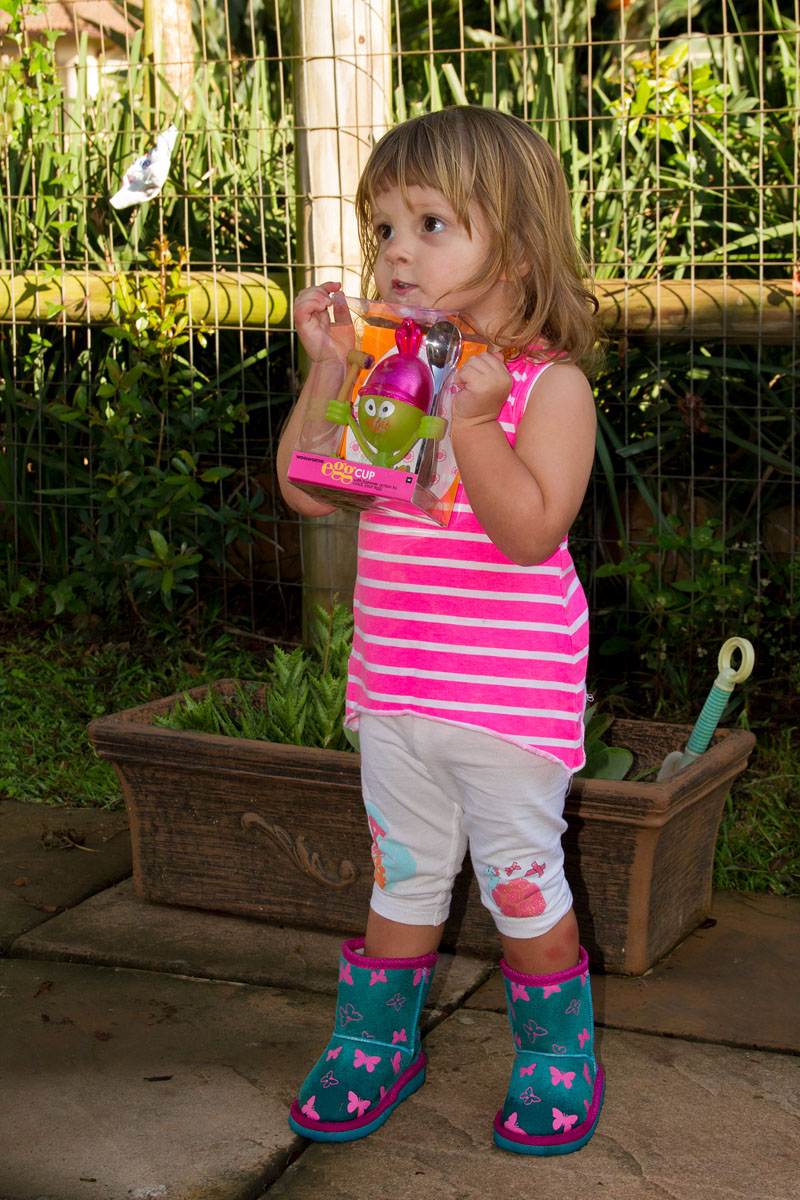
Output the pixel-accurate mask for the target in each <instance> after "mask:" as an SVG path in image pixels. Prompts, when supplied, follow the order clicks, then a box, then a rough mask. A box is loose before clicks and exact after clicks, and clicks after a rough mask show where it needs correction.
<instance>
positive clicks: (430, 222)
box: [422, 217, 444, 233]
mask: <svg viewBox="0 0 800 1200" xmlns="http://www.w3.org/2000/svg"><path fill="white" fill-rule="evenodd" d="M422 228H423V231H424V232H425V233H438V232H439V230H440V229H444V221H443V220H442V218H441V217H425V219H424V221H423V222H422Z"/></svg>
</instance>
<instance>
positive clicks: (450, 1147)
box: [266, 1010, 800, 1200]
mask: <svg viewBox="0 0 800 1200" xmlns="http://www.w3.org/2000/svg"><path fill="white" fill-rule="evenodd" d="M426 1047H427V1051H428V1054H429V1059H430V1064H429V1068H428V1082H427V1083H426V1084H425V1086H424V1087H423V1088H422V1090H421V1091H420V1092H418V1093H417V1094H416V1095H415V1096H413V1097H412V1098H411V1099H409V1100H408V1101H406V1103H404V1104H403V1105H401V1106H400V1108H399V1109H398V1110H397V1112H396V1113H395V1114H394V1115H393V1116H392V1118H391V1120H390V1121H389V1122H387V1124H386V1125H385V1126H384V1127H383V1128H382V1129H380V1130H378V1131H377V1132H376V1133H374V1134H373V1135H372V1136H371V1137H369V1138H367V1139H365V1140H364V1141H361V1142H351V1143H348V1144H346V1145H341V1146H332V1145H326V1146H323V1145H314V1144H312V1145H310V1146H309V1147H308V1149H307V1150H306V1151H305V1153H304V1154H303V1156H302V1157H301V1158H300V1159H299V1160H298V1161H297V1162H295V1163H294V1164H292V1165H291V1166H290V1167H289V1168H288V1169H287V1171H286V1172H285V1174H284V1175H283V1176H282V1177H281V1178H280V1179H279V1180H278V1181H277V1182H276V1183H275V1184H274V1185H273V1186H272V1187H271V1188H270V1190H269V1192H268V1194H267V1198H266V1200H308V1198H309V1197H313V1196H320V1197H325V1200H354V1198H359V1200H360V1198H361V1197H363V1198H364V1200H367V1198H369V1200H375V1198H380V1200H418V1197H420V1196H430V1197H435V1198H436V1200H486V1197H487V1196H490V1195H491V1196H509V1197H524V1196H542V1197H551V1198H552V1200H598V1197H603V1196H605V1197H608V1200H789V1197H793V1196H796V1195H797V1194H798V1192H797V1179H798V1175H797V1156H796V1150H797V1145H798V1136H800V1095H799V1094H798V1092H799V1089H800V1060H798V1059H797V1058H793V1057H789V1056H786V1057H784V1056H780V1055H775V1054H769V1053H762V1052H756V1051H750V1052H745V1051H741V1050H733V1049H730V1048H728V1047H724V1046H712V1045H706V1044H702V1043H692V1042H687V1041H682V1040H679V1039H667V1038H660V1037H651V1036H647V1035H643V1034H634V1033H624V1032H620V1031H617V1030H605V1031H603V1032H602V1033H601V1036H600V1038H599V1054H600V1056H601V1058H602V1061H603V1063H604V1066H605V1069H606V1072H607V1076H608V1088H607V1093H606V1102H605V1106H604V1109H603V1113H602V1115H601V1118H600V1124H599V1126H598V1129H597V1132H596V1134H595V1136H594V1138H593V1139H592V1141H591V1142H589V1144H588V1145H587V1146H586V1147H585V1148H584V1149H583V1150H581V1151H580V1152H578V1153H577V1154H571V1155H566V1156H564V1157H560V1158H541V1159H536V1160H534V1159H532V1158H528V1157H523V1156H521V1155H520V1156H517V1155H514V1154H509V1153H508V1152H506V1151H503V1150H499V1149H498V1148H497V1147H495V1146H494V1144H493V1142H492V1121H493V1117H494V1113H495V1111H496V1109H497V1108H498V1107H499V1105H500V1103H501V1102H502V1100H503V1097H504V1095H505V1089H506V1084H507V1073H508V1070H509V1068H510V1064H511V1051H510V1033H509V1031H508V1027H507V1024H506V1021H505V1019H504V1018H503V1017H500V1016H499V1015H497V1014H495V1013H490V1012H480V1011H476V1010H473V1011H471V1012H469V1013H467V1012H465V1011H463V1010H462V1012H461V1013H456V1014H455V1015H454V1016H452V1017H451V1018H450V1019H449V1020H448V1021H445V1022H443V1023H442V1024H441V1025H439V1026H438V1027H437V1028H436V1029H435V1030H434V1031H433V1033H432V1034H431V1035H430V1036H429V1038H428V1039H427V1042H426Z"/></svg>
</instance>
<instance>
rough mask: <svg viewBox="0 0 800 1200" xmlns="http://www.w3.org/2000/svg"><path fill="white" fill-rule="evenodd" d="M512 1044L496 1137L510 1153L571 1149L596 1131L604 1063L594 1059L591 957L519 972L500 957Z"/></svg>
mask: <svg viewBox="0 0 800 1200" xmlns="http://www.w3.org/2000/svg"><path fill="white" fill-rule="evenodd" d="M500 966H501V967H502V970H503V976H504V978H505V985H506V1001H507V1003H508V1013H509V1017H510V1019H511V1032H512V1033H513V1035H514V1044H515V1046H516V1048H517V1054H516V1058H515V1060H514V1067H513V1070H512V1072H511V1083H510V1085H509V1089H508V1095H507V1096H506V1102H505V1104H504V1105H503V1107H502V1109H501V1110H500V1112H499V1113H498V1114H497V1116H496V1117H495V1121H494V1140H495V1142H496V1143H497V1145H498V1146H502V1147H503V1149H504V1150H512V1151H513V1152H514V1153H515V1154H571V1153H572V1151H573V1150H580V1148H581V1146H585V1145H586V1143H587V1142H588V1140H589V1138H590V1137H591V1136H592V1134H593V1133H594V1131H595V1126H596V1125H597V1120H598V1117H599V1116H600V1108H601V1106H602V1103H603V1087H604V1083H603V1069H602V1067H600V1066H599V1065H598V1064H597V1062H596V1061H595V1057H594V1018H593V1015H592V993H591V988H590V986H589V959H588V956H587V954H586V951H585V950H584V949H583V947H581V956H580V959H579V960H578V965H577V966H576V967H571V968H570V969H569V970H567V971H559V973H558V974H557V975H521V974H520V973H519V972H518V971H512V970H511V968H510V967H509V966H508V965H507V964H506V963H505V961H503V962H501V964H500Z"/></svg>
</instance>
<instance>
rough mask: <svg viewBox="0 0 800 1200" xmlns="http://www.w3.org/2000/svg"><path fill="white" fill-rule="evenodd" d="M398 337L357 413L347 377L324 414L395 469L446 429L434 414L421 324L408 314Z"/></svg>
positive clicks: (375, 459) (376, 461)
mask: <svg viewBox="0 0 800 1200" xmlns="http://www.w3.org/2000/svg"><path fill="white" fill-rule="evenodd" d="M395 341H396V342H397V354H395V355H392V356H391V357H388V358H384V359H383V361H382V362H380V363H378V365H377V367H375V369H374V371H373V372H372V373H371V374H370V375H369V377H368V378H367V381H366V383H365V384H364V386H363V387H362V388H360V389H359V392H358V411H357V414H355V415H354V414H353V411H352V409H351V407H350V400H349V393H350V387H349V386H348V384H349V375H348V376H347V377H346V378H345V381H344V384H343V386H342V390H341V392H340V393H339V396H337V398H336V399H335V400H332V401H331V403H330V404H329V405H328V411H327V414H326V416H327V418H328V420H329V421H333V422H335V423H336V424H338V425H347V426H348V427H349V429H350V431H351V432H352V434H353V436H354V437H355V439H356V441H357V442H358V444H359V446H360V447H361V450H362V451H363V453H364V454H365V455H366V457H367V458H368V459H369V461H370V462H371V463H372V464H373V465H374V466H376V467H396V466H397V465H398V463H400V462H401V460H402V459H404V458H405V456H406V455H407V454H408V452H409V450H410V449H411V447H412V446H413V445H414V443H415V442H418V441H420V440H422V439H424V438H433V439H434V441H439V440H440V439H441V438H443V437H444V434H445V429H446V428H447V427H446V425H445V422H444V420H443V419H442V418H441V417H435V416H431V415H430V411H429V410H430V407H431V404H432V402H433V376H432V374H431V371H430V368H429V367H428V366H427V365H426V364H425V363H424V362H422V360H421V359H420V358H419V357H418V354H419V349H420V346H421V345H422V330H421V329H420V327H419V325H416V324H415V323H414V322H413V321H412V320H411V319H410V317H406V318H405V319H404V320H403V321H402V322H401V324H400V325H398V327H397V332H396V333H395ZM352 353H353V351H351V354H352ZM355 353H358V351H355ZM348 361H350V355H348Z"/></svg>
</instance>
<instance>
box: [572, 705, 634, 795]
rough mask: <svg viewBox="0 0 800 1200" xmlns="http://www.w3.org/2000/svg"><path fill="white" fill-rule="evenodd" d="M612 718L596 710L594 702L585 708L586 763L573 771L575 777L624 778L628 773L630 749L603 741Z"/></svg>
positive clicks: (631, 758)
mask: <svg viewBox="0 0 800 1200" xmlns="http://www.w3.org/2000/svg"><path fill="white" fill-rule="evenodd" d="M613 720H614V718H613V716H610V715H608V714H606V713H600V712H598V711H597V705H596V704H592V705H590V706H589V707H588V708H587V709H586V712H585V714H584V724H585V726H586V730H585V734H584V745H585V749H586V763H585V765H584V766H583V767H582V769H581V770H580V771H576V772H575V778H576V779H624V778H625V776H626V775H627V774H628V771H629V770H630V767H631V763H632V762H633V755H632V753H631V752H630V750H626V749H624V747H622V746H607V745H606V743H605V742H604V741H603V734H604V733H605V732H606V731H607V730H608V728H609V726H610V725H611V724H612V722H613Z"/></svg>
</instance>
